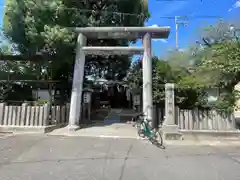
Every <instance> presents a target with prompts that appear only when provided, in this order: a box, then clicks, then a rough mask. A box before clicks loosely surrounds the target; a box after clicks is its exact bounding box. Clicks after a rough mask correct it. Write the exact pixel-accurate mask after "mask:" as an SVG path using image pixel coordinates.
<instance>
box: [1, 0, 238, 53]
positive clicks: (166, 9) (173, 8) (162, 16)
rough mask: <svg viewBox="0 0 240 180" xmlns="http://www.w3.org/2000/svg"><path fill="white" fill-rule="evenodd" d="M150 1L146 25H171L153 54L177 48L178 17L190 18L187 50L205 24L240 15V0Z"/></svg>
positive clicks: (183, 39) (183, 34)
mask: <svg viewBox="0 0 240 180" xmlns="http://www.w3.org/2000/svg"><path fill="white" fill-rule="evenodd" d="M148 3H149V11H150V13H151V17H150V19H149V20H148V21H147V22H146V24H145V26H170V28H171V31H170V36H169V38H168V39H164V40H154V41H153V42H152V47H153V53H154V55H157V56H161V55H164V54H166V52H169V50H171V49H174V48H175V24H174V16H186V17H187V19H186V21H185V22H186V24H185V26H183V25H180V26H179V48H180V49H186V48H187V47H188V46H189V45H191V44H194V43H195V42H196V40H198V38H199V37H200V34H201V31H202V29H203V28H204V27H206V26H207V25H210V24H214V23H215V22H216V21H217V18H216V17H222V18H223V19H226V20H230V19H234V18H236V17H237V16H239V15H240V0H148ZM3 10H4V0H0V26H1V24H2V19H3ZM209 16H214V17H215V18H209ZM166 17H167V18H166ZM201 17H202V18H201ZM207 17H208V18H207ZM136 46H141V42H137V44H136Z"/></svg>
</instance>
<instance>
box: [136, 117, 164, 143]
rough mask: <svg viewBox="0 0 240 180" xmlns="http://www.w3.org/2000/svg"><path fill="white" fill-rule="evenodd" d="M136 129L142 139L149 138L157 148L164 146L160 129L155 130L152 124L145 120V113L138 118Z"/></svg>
mask: <svg viewBox="0 0 240 180" xmlns="http://www.w3.org/2000/svg"><path fill="white" fill-rule="evenodd" d="M136 127H137V132H138V135H139V136H140V137H141V138H146V137H147V138H148V139H149V141H150V142H151V143H152V144H154V145H157V146H162V145H163V138H162V135H161V133H160V132H159V128H153V127H152V125H151V122H150V121H149V120H147V119H146V118H145V115H144V114H143V113H141V114H139V115H137V117H136Z"/></svg>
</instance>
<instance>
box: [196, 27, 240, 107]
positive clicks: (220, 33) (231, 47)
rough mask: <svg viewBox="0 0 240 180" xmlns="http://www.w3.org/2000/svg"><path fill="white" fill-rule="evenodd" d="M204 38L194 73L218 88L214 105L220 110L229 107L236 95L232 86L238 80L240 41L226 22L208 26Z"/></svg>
mask: <svg viewBox="0 0 240 180" xmlns="http://www.w3.org/2000/svg"><path fill="white" fill-rule="evenodd" d="M236 26H237V25H236ZM204 39H205V44H204V45H205V47H204V50H203V51H202V52H201V63H200V64H199V68H198V70H197V72H196V73H197V74H199V75H200V76H201V77H202V79H205V81H208V83H209V84H211V85H212V86H215V87H219V88H220V95H219V98H218V100H217V102H216V104H215V106H216V107H217V108H218V109H221V110H228V109H231V108H233V105H234V103H235V97H236V96H235V91H234V86H235V85H236V84H237V83H238V82H239V81H240V70H239V68H240V50H239V48H240V42H239V40H238V39H236V37H235V36H233V33H232V32H230V31H229V23H226V22H221V23H218V24H217V25H216V26H215V27H213V26H212V27H211V28H209V29H208V32H207V34H206V35H205V38H204Z"/></svg>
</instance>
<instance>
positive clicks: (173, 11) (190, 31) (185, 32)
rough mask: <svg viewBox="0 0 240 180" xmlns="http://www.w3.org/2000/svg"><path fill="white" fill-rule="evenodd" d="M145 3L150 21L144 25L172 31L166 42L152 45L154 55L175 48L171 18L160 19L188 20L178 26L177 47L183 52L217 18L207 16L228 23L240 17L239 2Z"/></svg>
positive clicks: (180, 0)
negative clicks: (182, 17) (179, 18)
mask: <svg viewBox="0 0 240 180" xmlns="http://www.w3.org/2000/svg"><path fill="white" fill-rule="evenodd" d="M148 2H149V11H150V13H151V18H150V19H149V20H148V22H146V26H170V28H171V31H170V36H169V38H168V39H164V40H155V41H153V42H152V46H153V53H154V54H155V55H157V56H161V55H162V54H165V53H166V52H169V50H171V49H174V48H175V32H176V31H175V23H174V19H167V18H163V17H166V16H167V17H174V16H186V17H187V20H186V21H185V22H186V23H187V24H186V25H185V26H183V25H180V26H179V48H180V49H185V48H187V47H188V46H189V45H191V44H194V43H195V42H196V40H197V39H198V38H199V37H200V34H201V32H202V30H203V28H204V27H206V26H207V25H210V24H215V23H216V21H217V20H218V19H217V18H210V16H214V17H221V18H223V19H226V20H231V19H234V18H236V16H237V15H238V16H239V15H240V0H148ZM207 17H208V18H207ZM137 45H140V43H139V42H138V43H137Z"/></svg>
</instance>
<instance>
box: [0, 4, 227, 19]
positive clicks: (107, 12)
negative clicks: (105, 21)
mask: <svg viewBox="0 0 240 180" xmlns="http://www.w3.org/2000/svg"><path fill="white" fill-rule="evenodd" d="M0 7H1V6H0ZM5 7H6V6H5ZM42 7H43V6H42ZM42 7H40V9H41V8H42ZM44 8H46V9H53V8H51V7H48V6H44ZM29 9H30V10H31V8H29ZM32 9H33V8H32ZM55 9H56V10H72V11H78V12H83V13H93V12H94V13H103V14H108V15H109V14H116V15H119V16H135V17H142V18H144V14H143V13H141V14H136V13H126V12H117V11H106V10H94V9H79V8H69V7H57V8H55ZM175 17H176V16H158V17H156V18H161V19H173V20H174V19H175ZM178 17H181V18H186V19H221V18H223V17H221V16H212V15H179V16H178Z"/></svg>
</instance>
